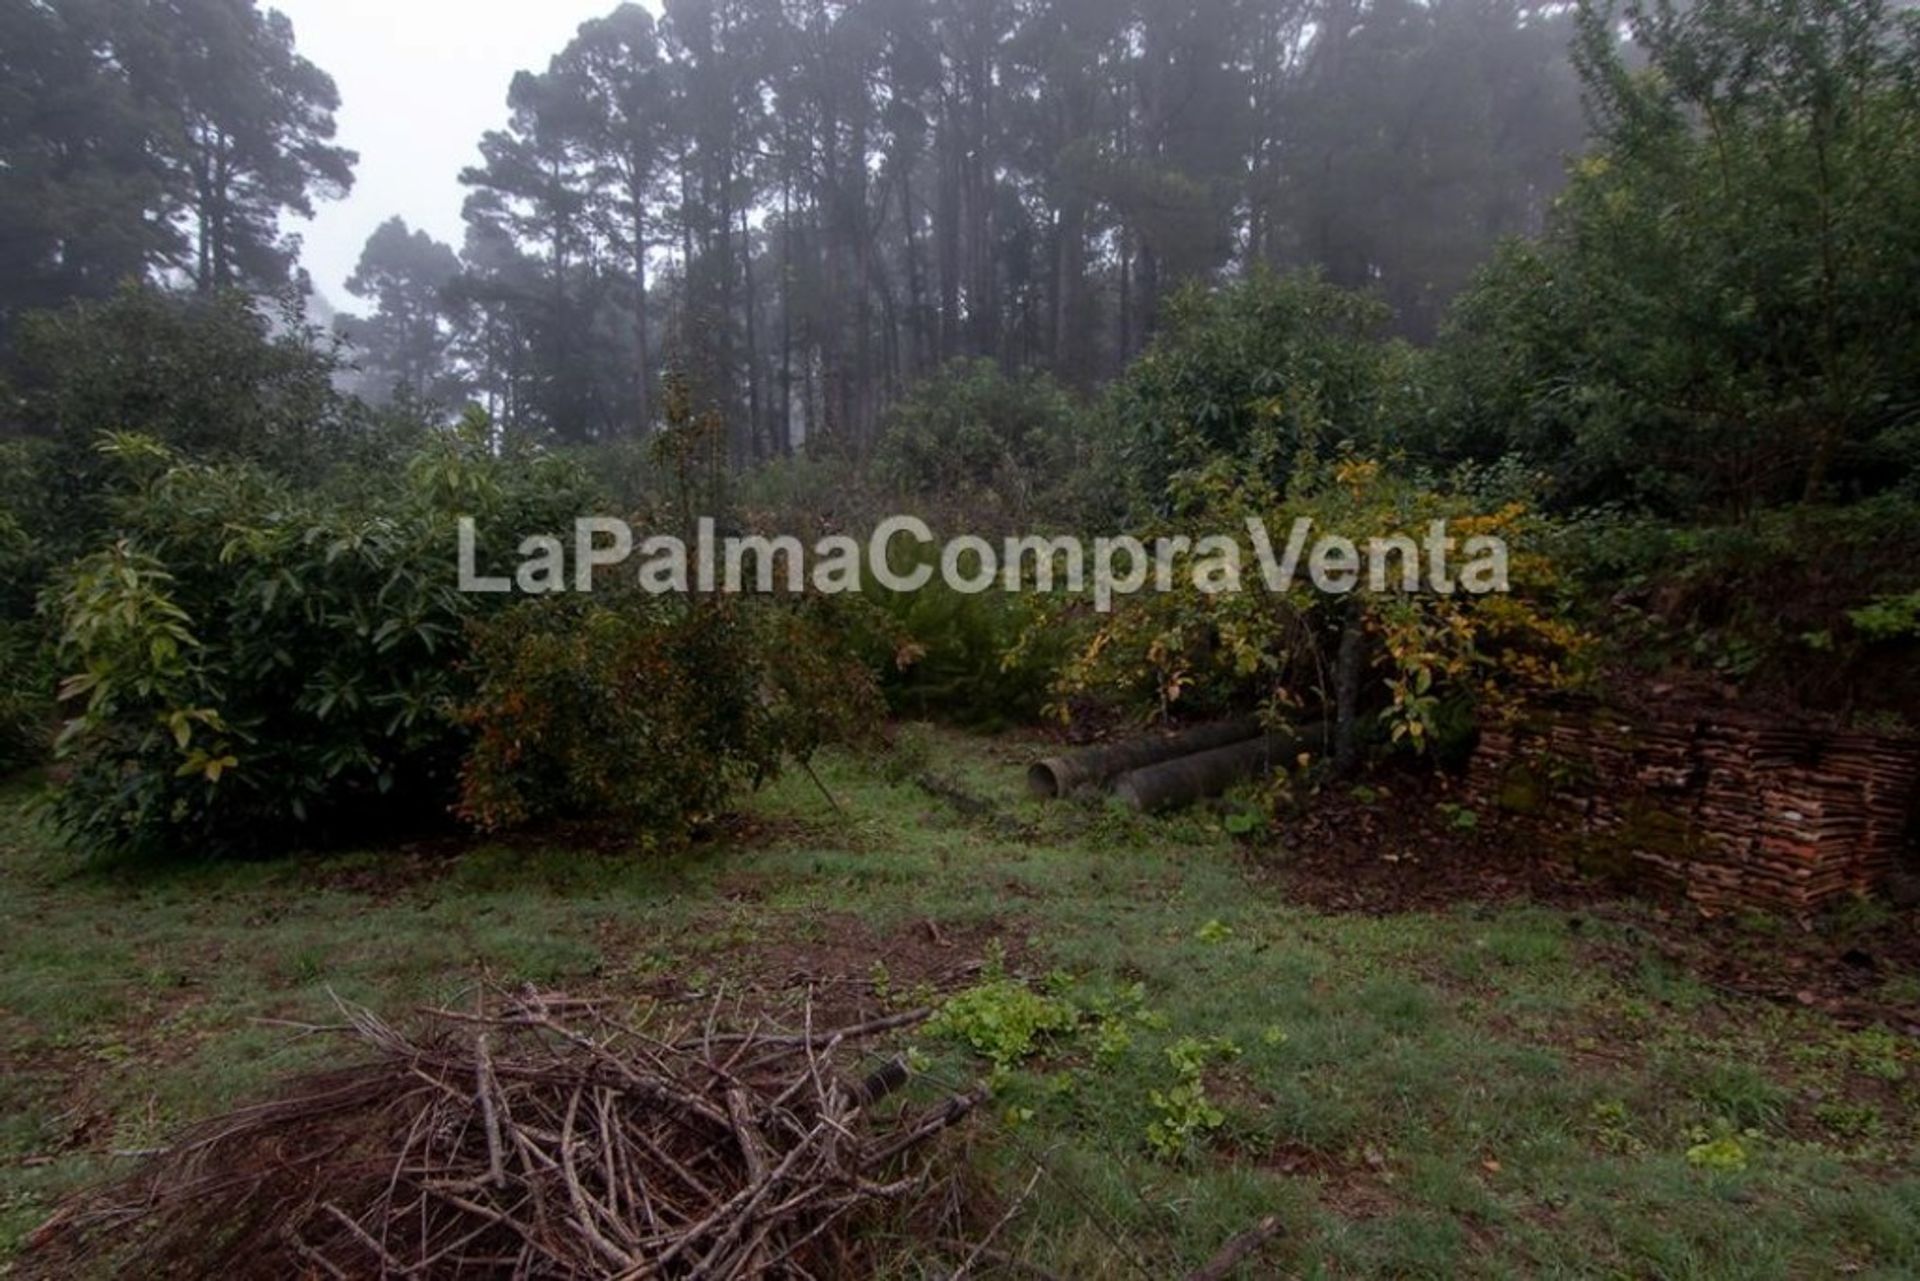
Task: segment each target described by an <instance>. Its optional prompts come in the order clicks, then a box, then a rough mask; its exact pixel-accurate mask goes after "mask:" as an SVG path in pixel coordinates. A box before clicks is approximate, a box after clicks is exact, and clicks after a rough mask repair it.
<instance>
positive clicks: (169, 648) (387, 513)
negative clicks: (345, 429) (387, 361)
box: [56, 437, 591, 852]
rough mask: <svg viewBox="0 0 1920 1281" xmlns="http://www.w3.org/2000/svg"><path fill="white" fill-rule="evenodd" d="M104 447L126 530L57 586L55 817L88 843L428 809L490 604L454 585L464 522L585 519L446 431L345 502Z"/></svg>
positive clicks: (264, 479) (473, 443)
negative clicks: (59, 730)
mask: <svg viewBox="0 0 1920 1281" xmlns="http://www.w3.org/2000/svg"><path fill="white" fill-rule="evenodd" d="M111 454H112V459H113V461H114V462H115V463H116V464H117V465H118V467H119V469H120V471H121V472H122V473H123V474H129V475H132V476H134V477H135V478H136V479H135V480H134V482H133V484H132V487H131V488H130V489H128V490H126V491H124V492H122V493H121V494H120V495H119V496H118V498H117V499H116V503H115V513H114V519H115V523H116V524H117V525H118V526H119V528H120V529H121V530H122V531H123V537H121V538H120V539H118V540H116V541H115V542H114V543H113V544H112V545H110V546H109V547H107V548H105V549H104V550H101V551H99V552H96V553H94V554H92V555H90V556H88V557H86V558H84V559H83V560H81V561H79V562H78V563H77V564H76V565H75V566H74V567H73V568H72V569H71V570H69V571H68V572H67V573H66V574H65V575H64V577H63V580H62V582H61V584H60V587H59V589H58V594H59V600H58V605H59V610H60V616H61V620H62V655H61V657H62V662H63V667H62V670H63V671H64V672H66V673H68V674H69V675H68V679H67V680H66V682H65V686H64V690H63V694H64V696H65V698H66V699H67V700H68V701H69V702H70V703H71V705H72V708H73V712H72V714H73V717H74V719H73V720H72V722H71V723H70V724H69V726H68V728H67V730H66V732H65V734H64V736H63V739H62V748H63V752H64V754H65V756H66V758H67V760H68V763H69V765H70V767H71V768H70V771H69V773H70V778H69V781H68V782H67V784H66V786H65V787H64V788H63V789H62V791H61V793H60V796H59V798H58V801H57V805H56V814H57V816H58V818H59V819H60V821H61V822H62V824H63V825H64V826H65V827H66V828H67V829H68V830H69V831H70V832H72V833H73V834H74V835H75V836H76V837H78V838H79V839H80V840H81V841H82V842H83V843H84V844H86V845H89V846H92V847H96V848H134V849H142V850H154V849H159V850H167V851H179V852H195V851H198V852H227V851H234V850H259V849H270V848H272V847H274V846H277V845H282V844H285V843H287V842H289V841H292V840H296V839H299V840H310V839H326V838H327V837H329V836H332V835H335V834H344V833H346V832H349V831H354V830H360V829H364V828H366V827H368V826H370V825H374V824H379V823H391V822H395V821H410V820H414V819H419V818H426V817H437V816H440V815H442V814H443V813H444V811H445V808H446V807H447V805H449V804H450V803H451V800H452V797H453V793H454V788H455V784H456V775H457V771H458V766H459V762H460V756H461V753H462V751H463V746H464V735H463V734H462V733H461V732H460V730H459V729H458V727H457V726H456V725H455V723H454V721H453V718H452V715H451V713H452V711H453V709H454V708H455V707H456V706H457V705H458V703H459V701H460V699H461V694H462V691H463V689H464V682H465V675H464V673H463V672H462V670H461V668H460V658H461V655H462V652H463V648H464V644H465V633H464V629H465V627H466V624H467V622H468V620H469V619H470V618H471V617H472V616H473V615H474V614H475V613H476V612H477V611H479V610H481V609H484V608H488V607H490V606H491V603H492V602H496V601H498V600H499V599H500V598H497V597H489V596H477V595H463V594H461V593H460V592H458V591H457V590H456V585H455V575H454V570H455V565H456V559H455V557H456V539H455V517H456V514H461V513H465V514H473V515H475V516H477V517H479V518H480V524H481V528H482V530H489V529H494V530H506V529H512V530H527V529H549V528H556V527H563V526H564V523H565V522H568V521H570V520H571V519H572V517H573V516H574V515H575V514H576V513H577V512H578V511H579V510H581V509H583V508H585V507H587V506H589V505H590V504H591V495H590V493H589V491H588V490H587V488H586V487H585V485H584V484H583V483H582V482H581V480H580V478H579V477H578V476H577V474H575V473H574V472H573V471H572V470H571V469H569V468H566V467H564V466H562V465H560V464H557V463H554V462H552V461H551V460H546V459H541V458H516V459H501V458H496V457H494V456H493V455H492V454H491V453H489V452H488V450H487V449H486V447H485V445H484V443H482V442H481V441H478V440H475V439H472V438H464V439H463V438H455V437H447V438H442V439H438V440H436V441H435V442H433V443H432V444H431V445H430V446H429V447H428V448H426V449H424V450H423V451H421V452H420V453H418V454H416V455H415V456H414V457H413V458H412V460H411V462H410V463H409V465H408V466H406V467H404V468H400V469H396V474H395V475H393V476H392V477H391V478H390V479H389V481H388V482H387V484H386V485H385V487H384V488H380V489H372V490H369V491H368V492H365V493H363V494H361V495H358V496H357V497H356V499H355V500H354V501H352V502H347V501H344V500H342V499H340V498H337V497H331V496H326V495H322V494H319V493H316V492H314V491H310V490H305V489H301V488H297V487H295V486H293V485H291V484H289V483H288V482H286V481H284V480H281V479H279V478H277V477H275V476H273V475H271V474H269V473H267V472H266V471H264V470H262V469H260V468H259V467H257V466H254V465H252V464H247V463H233V464H205V463H192V462H182V461H180V460H178V459H177V458H175V457H174V456H172V455H171V454H170V453H168V452H167V451H165V450H164V449H163V448H161V447H160V446H158V445H155V444H153V443H152V442H150V441H143V440H140V439H137V438H133V439H129V438H123V439H121V440H120V441H119V442H118V443H117V444H116V446H115V447H114V449H113V450H112V451H111ZM486 550H487V549H486V548H485V547H484V545H483V549H482V554H483V556H484V555H485V554H486Z"/></svg>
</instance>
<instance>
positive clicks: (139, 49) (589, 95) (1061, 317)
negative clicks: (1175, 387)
mask: <svg viewBox="0 0 1920 1281" xmlns="http://www.w3.org/2000/svg"><path fill="white" fill-rule="evenodd" d="M12 8H14V9H15V10H17V11H18V15H17V16H16V18H15V25H16V27H24V29H22V30H16V31H14V32H10V33H8V34H9V36H10V38H9V39H8V41H7V44H8V46H9V47H10V48H12V49H13V50H15V51H16V52H15V54H14V55H13V56H14V57H15V58H19V59H20V64H21V65H20V66H19V68H18V74H19V75H20V76H21V78H22V79H23V80H24V81H25V83H21V84H19V85H17V91H18V92H19V93H20V94H21V95H22V98H21V101H22V103H23V104H24V103H26V102H29V101H31V102H32V104H33V105H32V107H31V109H30V111H31V114H32V116H33V118H34V119H35V120H36V121H37V122H39V123H40V124H42V125H43V126H45V127H46V131H45V133H44V134H43V135H42V137H41V138H40V139H39V143H40V145H41V147H42V148H44V150H45V152H46V153H47V154H46V155H45V156H43V157H40V159H41V160H42V162H43V166H44V168H43V170H42V172H43V173H44V175H45V185H44V186H43V187H41V188H40V189H38V190H29V191H23V192H21V193H20V196H21V199H20V204H21V205H22V206H26V205H29V204H30V205H31V206H32V208H31V210H30V211H29V210H27V209H25V208H22V209H21V210H20V213H21V214H24V215H26V216H27V217H28V218H29V219H31V220H37V222H38V224H39V225H38V226H37V227H36V228H33V229H32V230H37V231H38V232H39V233H40V235H41V236H42V237H43V242H40V243H36V241H35V240H33V239H32V238H31V237H30V236H25V235H23V236H20V237H19V238H17V239H16V238H14V237H9V241H8V243H10V244H16V245H18V246H19V247H20V249H21V250H22V251H24V252H26V253H28V254H34V253H37V254H38V260H37V261H29V262H27V263H20V264H18V266H19V267H20V268H22V269H21V270H18V271H10V272H8V278H9V281H10V283H9V286H8V289H7V292H8V293H9V294H11V295H12V296H11V297H8V298H5V299H0V315H4V314H7V313H9V312H16V311H17V310H19V309H21V308H23V307H28V306H34V305H44V304H46V303H49V302H54V301H58V300H60V299H61V298H62V297H70V296H75V295H80V296H86V295H97V294H99V293H100V292H102V291H104V290H105V289H107V288H110V287H111V286H112V285H113V284H114V283H115V282H117V281H118V280H120V279H123V278H125V277H126V276H128V275H142V274H144V275H148V276H152V277H156V278H166V277H175V278H185V279H189V280H191V282H192V283H193V284H194V285H195V286H196V287H198V288H202V289H205V288H210V287H218V286H232V285H238V286H242V287H246V288H252V289H270V288H276V287H280V286H282V285H284V284H285V283H286V282H287V280H288V276H289V272H290V269H291V268H292V266H293V255H292V253H291V246H290V245H288V244H286V243H284V242H283V241H282V240H281V239H280V238H279V235H278V233H277V230H276V228H277V221H278V217H279V215H280V214H281V213H283V212H296V213H297V212H307V211H309V210H310V208H311V205H310V201H311V200H312V199H315V198H324V197H325V196H327V195H328V194H330V193H333V192H337V191H339V190H341V189H342V188H344V187H345V186H347V185H348V184H349V183H350V181H351V165H352V160H353V157H352V156H350V155H349V154H347V153H345V152H344V151H342V150H341V149H339V148H338V147H335V146H333V145H332V144H331V141H330V136H331V133H332V112H333V110H334V109H335V108H336V106H337V94H336V93H335V92H334V90H333V87H332V84H331V82H330V81H329V80H328V79H327V78H326V76H325V75H324V73H322V72H320V71H319V70H318V69H316V68H314V67H312V66H311V65H310V64H307V63H306V62H305V61H304V60H302V59H301V58H300V57H299V56H298V54H297V52H296V50H295V49H294V46H293V43H292V33H291V31H290V29H289V28H287V26H286V24H285V23H284V21H275V20H273V19H265V18H260V17H258V16H256V17H254V18H253V19H251V23H252V25H251V26H250V25H249V20H247V19H245V18H243V17H242V16H241V15H245V14H247V13H248V12H249V11H250V10H251V6H249V5H235V4H231V3H211V2H208V0H200V2H199V3H173V4H152V5H148V4H126V3H118V4H115V3H99V2H96V3H70V4H60V5H52V6H47V5H40V4H30V3H15V4H14V5H12ZM1572 34H1573V27H1572V18H1571V11H1570V10H1569V9H1568V8H1567V7H1566V6H1529V5H1520V4H1514V3H1508V2H1507V0H1495V2H1493V3H1486V2H1484V0H1445V2H1443V3H1439V4H1433V5H1425V4H1413V3H1404V2H1399V0H1395V2H1392V3H1377V4H1364V5H1363V4H1359V3H1355V2H1353V0H1335V2H1334V3H1323V2H1321V0H1151V2H1149V3H1142V4H1114V3H1107V2H1106V0H871V2H868V3H860V4H843V3H825V2H823V0H672V2H671V3H668V4H666V5H665V11H664V14H663V16H662V17H661V18H660V19H659V21H657V22H656V20H655V19H654V17H653V16H652V15H651V14H649V13H648V12H647V11H646V10H645V9H643V8H641V7H640V6H638V5H633V4H627V5H622V6H620V7H618V8H617V9H615V10H614V11H613V12H612V13H610V14H609V15H608V16H607V17H605V18H603V19H599V20H596V21H592V22H589V23H586V24H584V25H583V26H582V27H581V28H580V31H579V33H578V35H577V36H576V38H575V39H574V40H573V41H572V42H571V43H570V44H569V45H568V46H567V47H566V48H565V49H563V50H559V51H557V52H556V53H555V54H554V56H553V57H552V58H551V60H550V61H549V62H548V63H547V65H546V66H544V67H535V68H533V69H530V70H528V71H527V72H524V73H522V74H520V75H518V76H516V77H515V78H514V81H513V84H512V86H511V88H510V90H509V92H508V96H507V108H508V116H507V119H506V121H505V122H504V123H503V125H502V127H501V128H500V129H498V130H495V131H492V132H489V133H488V134H487V135H486V136H485V138H484V139H482V140H481V151H482V153H483V156H484V160H483V163H481V164H479V165H477V166H474V167H472V168H469V169H467V170H466V171H465V172H464V173H462V174H461V181H462V182H464V183H465V184H466V186H467V187H468V188H469V191H470V195H469V197H468V201H467V236H466V241H465V243H464V244H463V245H461V246H459V247H458V248H457V250H456V248H455V247H451V246H446V245H442V244H438V243H436V242H434V241H433V240H432V238H431V237H429V236H427V235H425V234H424V233H421V232H418V231H414V230H412V229H410V228H408V227H407V226H406V225H405V223H404V222H403V221H399V220H395V221H393V222H390V223H388V224H387V225H385V226H383V227H381V228H380V230H379V231H378V232H377V233H376V234H375V235H374V236H373V237H372V239H371V240H370V241H369V243H368V245H367V247H366V252H365V256H364V258H363V260H362V263H361V267H360V270H359V272H358V274H357V275H356V276H355V277H354V280H353V282H352V284H351V286H350V288H351V290H352V292H353V293H354V294H355V295H357V296H358V297H359V298H360V299H361V300H363V303H364V305H365V307H366V309H367V311H368V314H367V315H366V316H365V317H364V318H357V319H352V320H349V321H348V322H347V323H346V324H345V325H344V327H343V331H344V332H345V334H346V335H347V336H348V337H349V338H350V339H351V340H352V342H353V343H354V345H355V349H356V350H355V360H356V363H358V364H359V365H360V366H361V367H362V382H361V384H360V385H361V386H362V387H363V388H364V389H365V390H366V391H367V392H368V393H369V394H370V396H371V397H373V398H376V399H384V398H386V397H389V396H391V395H393V394H394V393H395V392H396V391H402V392H404V393H405V394H407V395H409V396H411V397H412V398H414V399H416V400H420V401H431V402H435V403H439V404H442V405H452V406H456V407H457V405H458V404H459V403H461V402H463V401H464V400H466V399H468V398H474V399H479V400H481V401H483V402H484V403H485V404H486V405H487V406H488V407H489V409H490V410H491V411H492V412H493V413H494V415H495V416H496V418H497V419H498V420H499V421H500V423H501V424H502V426H503V427H504V428H505V429H507V430H510V431H516V432H523V433H527V434H528V435H530V436H533V437H536V438H540V439H545V440H550V441H559V442H568V443H581V442H588V441H609V440H620V439H624V438H628V437H631V436H634V435H636V434H643V433H644V430H645V428H646V426H647V425H649V424H651V423H653V422H654V421H655V420H656V419H657V417H658V411H659V403H658V402H659V386H658V383H659V371H660V369H661V368H663V367H664V366H667V365H673V366H676V367H680V368H682V369H684V370H685V371H686V372H687V373H688V375H689V376H690V377H692V378H693V379H694V380H695V383H696V387H697V390H698V391H699V393H700V394H701V395H702V396H703V397H704V398H707V399H709V400H711V401H712V402H714V403H716V404H718V405H720V406H721V407H722V408H723V409H724V411H725V413H726V415H727V418H728V421H729V424H730V429H731V432H732V435H733V438H734V439H733V449H734V453H735V456H736V457H737V458H739V459H742V460H745V459H753V458H766V457H770V456H775V455H780V454H785V453H789V452H791V451H792V449H793V448H794V447H795V446H796V445H797V444H799V443H800V442H801V441H803V440H805V439H806V438H807V437H808V436H809V435H811V436H813V437H814V438H815V439H816V440H825V441H831V442H833V443H834V445H835V446H836V447H838V448H842V449H848V450H851V451H853V452H855V453H862V452H864V451H866V450H867V449H869V448H870V447H871V445H872V443H873V441H874V438H875V434H876V432H877V430H878V427H879V423H880V419H881V416H882V414H883V412H884V409H885V407H886V406H887V405H889V404H890V403H892V402H893V401H895V400H897V399H898V398H899V396H900V395H901V393H902V392H903V390H904V389H905V388H907V387H909V386H911V385H912V383H913V382H914V381H916V380H917V379H919V378H921V377H924V376H925V375H926V374H928V373H929V372H931V371H932V370H934V369H936V368H938V367H940V366H941V365H943V364H945V363H947V362H949V361H951V360H954V359H959V358H991V359H994V360H996V361H998V362H1000V363H1001V364H1002V366H1003V367H1005V368H1007V369H1009V370H1012V369H1017V368H1030V369H1038V370H1044V371H1046V372H1048V373H1050V374H1052V375H1054V376H1055V377H1057V378H1059V379H1060V380H1061V381H1062V382H1064V383H1065V384H1067V385H1068V386H1070V387H1074V388H1077V389H1081V390H1085V389H1088V388H1091V387H1094V386H1096V385H1098V384H1099V383H1101V382H1103V381H1105V380H1107V379H1110V378H1111V377H1113V376H1115V375H1116V374H1117V373H1118V372H1119V371H1120V370H1121V369H1122V368H1124V367H1125V365H1126V363H1127V362H1128V361H1129V360H1130V359H1131V358H1132V357H1133V356H1134V355H1136V354H1137V353H1138V352H1139V351H1140V350H1142V349H1143V348H1144V347H1145V346H1146V344H1147V343H1148V341H1149V340H1150V338H1151V337H1152V335H1153V334H1154V333H1155V332H1156V330H1157V329H1158V328H1159V326H1160V323H1161V316H1162V312H1163V309H1164V306H1165V300H1166V298H1167V297H1168V295H1169V294H1171V293H1172V292H1173V291H1174V290H1176V289H1177V288H1178V287H1179V286H1180V285H1182V284H1183V283H1186V282H1191V281H1196V280H1202V281H1206V280H1217V279H1221V278H1223V277H1228V276H1234V275H1245V274H1247V273H1249V272H1251V271H1253V270H1254V269H1256V268H1257V267H1261V266H1268V267H1275V268H1280V269H1286V268H1295V267H1304V266H1315V267H1318V268H1319V269H1320V270H1321V271H1322V272H1323V273H1324V274H1325V276H1326V278H1327V279H1328V280H1329V281H1331V282H1332V283H1334V284H1338V285H1341V286H1343V287H1347V288H1354V289H1366V290H1369V291H1371V292H1374V293H1376V294H1377V295H1378V296H1379V297H1381V298H1382V299H1383V300H1384V301H1385V302H1387V303H1388V304H1389V305H1390V306H1391V307H1392V308H1393V320H1392V322H1391V323H1392V327H1393V328H1394V329H1395V330H1396V331H1397V332H1400V333H1403V334H1406V335H1408V336H1410V337H1414V338H1421V339H1426V338H1431V337H1432V336H1433V334H1434V333H1435V331H1436V329H1437V326H1438V323H1439V320H1440V316H1441V314H1442V312H1443V310H1444V308H1445V306H1446V304H1447V302H1448V301H1449V300H1450V299H1451V298H1452V296H1453V295H1454V294H1455V293H1456V292H1457V291H1458V290H1459V289H1460V288H1461V287H1462V286H1464V284H1465V283H1466V282H1467V280H1468V279H1469V278H1470V276H1471V274H1472V273H1473V271H1474V270H1475V269H1476V268H1477V267H1478V266H1479V264H1480V263H1481V262H1483V261H1484V260H1485V258H1486V257H1487V255H1488V253H1489V252H1490V251H1491V249H1492V248H1493V246H1494V244H1495V243H1496V242H1497V241H1498V240H1499V239H1500V238H1502V237H1504V236H1510V235H1529V234H1533V233H1537V232H1538V231H1539V230H1540V228H1541V226H1542V219H1543V215H1544V213H1545V211H1546V208H1547V206H1548V204H1549V202H1550V201H1551V199H1552V197H1553V196H1554V195H1555V194H1556V192H1557V191H1558V190H1559V188H1560V186H1561V183H1562V180H1563V163H1564V160H1565V157H1566V156H1567V155H1569V154H1570V153H1572V152H1574V151H1576V150H1577V149H1578V147H1579V145H1580V143H1581V140H1582V136H1583V130H1582V123H1581V111H1580V105H1579V100H1578V92H1577V85H1576V81H1575V77H1574V74H1573V70H1572V67H1571V65H1570V60H1569V57H1568V43H1569V40H1570V38H1571V36H1572ZM227 46H232V47H233V48H232V49H231V50H230V49H229V48H228V47H227ZM241 48H244V50H245V52H244V54H237V51H238V50H239V49H241ZM28 50H35V51H38V52H39V55H40V56H39V57H38V58H35V59H27V58H22V57H21V55H22V54H24V53H25V52H26V51H28ZM80 102H85V103H86V104H87V107H86V109H85V110H84V111H82V110H77V109H76V110H68V109H64V108H65V106H66V105H67V104H77V103H80ZM20 110H21V112H22V113H23V114H26V113H28V111H29V109H28V108H27V107H25V106H24V105H23V106H22V108H20ZM156 140H158V141H163V142H164V143H165V144H166V145H164V146H159V147H156V146H153V145H151V143H152V142H153V141H156ZM169 152H174V153H175V154H168V153H169ZM129 161H131V162H132V164H131V166H130V165H129ZM450 163H451V162H450ZM82 212H84V214H85V215H86V216H85V219H84V222H85V225H86V229H85V231H84V232H83V233H82V234H80V235H75V233H74V221H75V219H74V217H73V215H75V214H78V213H82ZM54 242H57V249H55V248H54V247H53V243H54ZM10 265H13V264H10ZM36 269H37V270H36Z"/></svg>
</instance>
